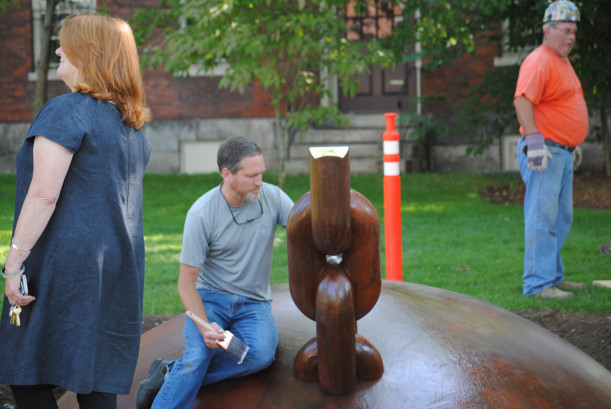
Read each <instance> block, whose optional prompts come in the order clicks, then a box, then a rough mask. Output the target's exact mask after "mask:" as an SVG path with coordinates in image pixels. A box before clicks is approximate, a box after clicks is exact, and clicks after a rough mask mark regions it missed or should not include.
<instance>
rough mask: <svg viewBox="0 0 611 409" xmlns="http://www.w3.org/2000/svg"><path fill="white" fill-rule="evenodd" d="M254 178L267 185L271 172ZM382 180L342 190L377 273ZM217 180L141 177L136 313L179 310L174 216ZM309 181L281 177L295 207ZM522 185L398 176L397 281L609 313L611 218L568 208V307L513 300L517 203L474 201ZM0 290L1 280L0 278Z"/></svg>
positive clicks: (1, 253) (2, 183)
mask: <svg viewBox="0 0 611 409" xmlns="http://www.w3.org/2000/svg"><path fill="white" fill-rule="evenodd" d="M264 179H265V180H266V181H267V182H270V183H276V181H277V180H278V175H277V173H275V172H270V173H266V174H265V177H264ZM382 181H383V176H382V175H380V174H363V175H352V176H351V184H352V188H353V189H355V190H357V191H359V192H360V193H362V194H363V195H365V197H367V198H368V199H369V200H370V201H371V203H372V204H373V205H374V207H375V208H376V209H377V212H378V216H379V218H380V225H381V228H382V233H381V242H382V246H381V251H382V254H381V259H382V271H383V272H384V263H385V253H384V220H383V218H384V208H383V206H384V200H383V183H382ZM218 183H220V177H219V175H218V174H210V175H152V174H147V175H146V176H145V179H144V233H145V244H146V276H145V289H144V314H145V315H152V314H169V315H175V314H178V313H179V312H182V305H181V303H180V299H179V297H178V295H177V291H176V282H177V279H178V269H179V256H180V250H181V246H182V229H183V224H184V218H185V216H186V212H187V210H188V209H189V207H190V206H191V205H192V204H193V202H194V201H195V200H196V199H197V198H198V197H199V196H200V195H202V194H203V193H205V192H206V191H207V190H209V189H211V188H213V187H215V186H217V185H218ZM309 183H310V182H309V175H307V174H306V175H294V176H289V177H288V178H287V181H286V191H287V193H288V194H289V196H290V197H291V198H292V199H293V200H298V199H299V198H300V197H302V196H303V195H304V194H305V193H306V192H307V191H309ZM499 183H506V184H517V183H522V182H521V181H520V179H519V177H518V176H507V175H452V174H445V175H439V174H408V175H402V176H401V190H402V203H401V217H402V242H403V278H404V280H405V281H407V282H412V283H417V284H423V285H429V286H433V287H438V288H443V289H447V290H450V291H455V292H458V293H462V294H466V295H469V296H471V297H475V298H477V299H480V300H484V301H486V302H490V303H492V304H495V305H497V306H500V307H502V308H505V309H509V310H512V311H516V310H524V309H544V308H552V309H556V310H559V311H577V312H581V313H601V314H609V313H611V291H610V290H608V289H603V288H597V287H592V286H591V285H590V283H591V282H592V281H593V280H600V279H605V277H608V274H609V271H610V269H611V256H602V255H600V254H599V250H598V248H599V246H600V243H601V242H603V241H607V240H609V237H608V234H609V231H608V226H610V225H611V212H608V211H594V210H580V209H575V220H574V224H573V228H572V230H571V234H570V235H569V237H568V240H567V242H566V243H565V245H564V248H563V258H564V264H565V267H566V269H567V276H568V277H570V278H571V279H572V280H575V281H581V282H585V283H587V284H588V289H587V290H585V291H584V292H579V293H577V294H576V296H575V298H573V299H570V300H541V299H536V298H530V297H524V296H522V293H521V283H522V281H521V278H522V265H523V255H524V231H523V210H522V207H521V206H512V205H495V204H491V203H488V202H487V201H486V200H485V199H483V198H481V197H480V194H479V193H480V192H481V191H482V190H483V189H484V188H485V187H486V186H487V185H489V184H499ZM14 192H15V175H0V197H1V198H2V199H1V200H0V243H4V244H5V245H3V246H0V260H2V259H4V258H5V257H6V252H7V251H8V243H10V237H11V230H12V225H13V208H14V198H15V193H14ZM287 265H288V263H287V255H286V232H285V230H284V229H282V228H279V229H278V230H277V235H276V240H275V241H274V262H273V267H272V284H281V283H286V282H287V281H288V271H287ZM0 291H2V292H3V291H4V280H0Z"/></svg>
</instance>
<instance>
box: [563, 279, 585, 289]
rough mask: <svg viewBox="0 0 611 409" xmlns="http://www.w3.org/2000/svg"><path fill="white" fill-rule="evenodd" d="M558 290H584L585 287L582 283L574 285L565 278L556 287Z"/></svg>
mask: <svg viewBox="0 0 611 409" xmlns="http://www.w3.org/2000/svg"><path fill="white" fill-rule="evenodd" d="M558 288H562V289H563V290H579V291H581V290H585V289H586V285H585V284H584V283H574V282H572V281H569V280H567V279H566V278H565V279H564V280H562V282H561V283H560V284H559V285H558Z"/></svg>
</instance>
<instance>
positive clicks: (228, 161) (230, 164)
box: [216, 136, 261, 173]
mask: <svg viewBox="0 0 611 409" xmlns="http://www.w3.org/2000/svg"><path fill="white" fill-rule="evenodd" d="M254 155H261V148H259V146H258V145H257V144H256V143H254V142H253V141H251V140H250V139H248V138H245V137H243V136H234V137H231V138H229V139H226V140H225V141H224V142H223V143H221V146H219V151H218V153H217V155H216V163H217V164H218V166H219V172H222V171H223V169H224V168H227V169H229V171H230V172H231V173H236V172H237V171H239V170H240V169H242V168H243V165H242V159H244V158H245V157H247V156H254Z"/></svg>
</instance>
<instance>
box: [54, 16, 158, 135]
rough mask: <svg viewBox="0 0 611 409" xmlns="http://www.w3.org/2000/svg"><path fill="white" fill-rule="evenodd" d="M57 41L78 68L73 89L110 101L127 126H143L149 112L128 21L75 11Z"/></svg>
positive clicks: (149, 115) (148, 117) (63, 26)
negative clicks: (117, 109) (119, 112)
mask: <svg viewBox="0 0 611 409" xmlns="http://www.w3.org/2000/svg"><path fill="white" fill-rule="evenodd" d="M59 44H60V46H61V48H62V50H63V52H64V53H65V54H66V56H67V57H68V59H69V60H70V62H71V63H72V64H73V65H75V66H76V67H77V68H78V70H79V75H78V80H77V85H76V87H75V90H76V91H78V92H81V93H83V94H89V95H91V96H93V97H94V98H99V99H104V100H107V101H111V102H113V103H114V104H116V105H117V107H118V108H119V110H120V111H121V113H122V114H123V117H122V119H123V121H124V122H125V123H126V124H127V125H128V126H131V127H134V128H135V129H140V128H142V126H143V125H144V123H145V122H147V121H148V120H149V119H150V117H151V113H150V110H149V108H147V106H146V96H145V93H144V82H143V80H142V73H141V71H140V65H139V60H138V50H137V49H136V41H135V40H134V34H133V32H132V29H131V27H130V26H129V24H127V23H126V22H125V21H123V20H121V19H119V18H115V17H109V16H100V15H89V14H74V15H71V16H69V17H67V18H66V19H65V20H64V21H63V22H62V25H61V28H60V31H59Z"/></svg>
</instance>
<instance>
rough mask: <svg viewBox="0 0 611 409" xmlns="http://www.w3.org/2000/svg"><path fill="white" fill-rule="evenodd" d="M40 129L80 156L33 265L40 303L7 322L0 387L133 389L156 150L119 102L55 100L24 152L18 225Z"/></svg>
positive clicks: (1, 326) (29, 265) (0, 333)
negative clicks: (147, 195) (149, 170)
mask: <svg viewBox="0 0 611 409" xmlns="http://www.w3.org/2000/svg"><path fill="white" fill-rule="evenodd" d="M36 135H41V136H44V137H45V138H47V139H49V140H51V141H54V142H56V143H58V144H60V145H61V146H63V147H64V148H66V149H68V150H69V151H71V152H72V153H73V158H72V162H71V164H70V168H69V170H68V173H67V175H66V178H65V181H64V184H63V187H62V190H61V193H60V197H59V200H58V202H57V204H56V209H55V211H54V213H53V215H52V217H51V219H50V221H49V223H48V225H47V227H46V228H45V230H44V232H43V234H42V235H41V237H40V238H39V239H38V241H37V242H36V244H35V246H34V248H33V250H32V252H31V253H30V256H29V257H28V259H27V260H26V262H25V268H26V275H27V277H28V281H29V288H30V293H31V294H32V295H34V296H35V297H36V301H34V302H33V303H32V304H30V305H28V306H25V307H23V308H22V313H21V322H22V324H21V326H20V327H14V326H11V325H9V319H8V317H9V315H8V308H9V307H10V305H9V302H8V300H7V299H6V297H5V298H4V303H3V309H2V322H1V323H0V383H3V384H9V385H31V384H52V385H59V386H62V387H64V388H66V389H68V390H71V391H73V392H76V393H90V392H91V391H100V392H108V393H118V394H127V393H129V391H130V388H131V383H132V378H133V375H134V371H135V368H136V362H137V358H138V350H139V346H140V334H141V325H142V324H141V323H142V293H143V284H144V238H143V228H142V201H143V195H142V179H143V176H144V171H145V167H146V165H147V163H148V160H149V157H150V152H151V147H150V144H149V142H148V141H147V140H146V138H145V136H144V134H143V133H142V132H141V131H136V130H134V129H133V128H131V127H128V126H126V125H125V124H124V123H123V122H122V121H121V113H120V111H119V110H118V109H117V108H116V107H115V106H114V105H113V104H111V103H109V102H107V101H103V100H98V99H95V98H92V97H90V96H88V95H83V94H80V93H70V94H65V95H62V96H59V97H57V98H54V99H52V100H51V101H49V102H48V103H47V104H46V105H45V107H44V108H43V109H42V110H41V112H40V113H39V114H38V116H37V117H36V119H35V120H34V122H33V123H32V126H31V127H30V130H29V132H28V136H27V139H26V140H25V142H24V144H23V146H22V148H21V150H20V151H19V153H18V156H17V192H16V203H15V219H14V220H15V223H16V222H17V218H18V216H19V213H20V210H21V207H22V205H23V201H24V199H25V196H26V194H27V191H28V188H29V185H30V182H31V179H32V169H33V156H32V151H33V145H34V137H35V136H36Z"/></svg>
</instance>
